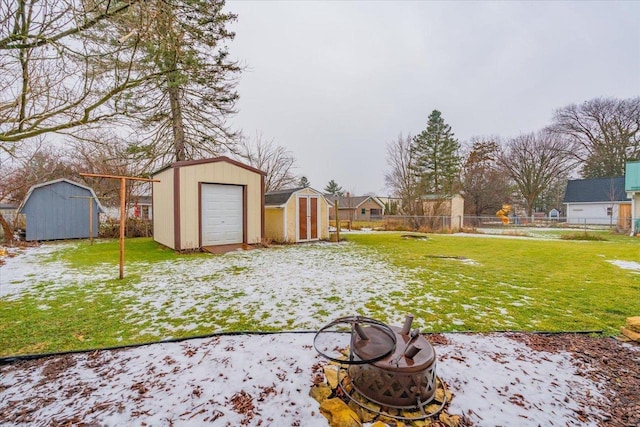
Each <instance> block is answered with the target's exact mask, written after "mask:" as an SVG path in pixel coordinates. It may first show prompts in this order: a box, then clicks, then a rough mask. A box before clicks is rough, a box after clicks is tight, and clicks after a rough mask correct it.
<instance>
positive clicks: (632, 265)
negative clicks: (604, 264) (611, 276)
mask: <svg viewBox="0 0 640 427" xmlns="http://www.w3.org/2000/svg"><path fill="white" fill-rule="evenodd" d="M609 262H610V263H611V264H613V265H615V266H617V267H620V268H622V269H624V270H634V271H640V262H635V261H621V260H609Z"/></svg>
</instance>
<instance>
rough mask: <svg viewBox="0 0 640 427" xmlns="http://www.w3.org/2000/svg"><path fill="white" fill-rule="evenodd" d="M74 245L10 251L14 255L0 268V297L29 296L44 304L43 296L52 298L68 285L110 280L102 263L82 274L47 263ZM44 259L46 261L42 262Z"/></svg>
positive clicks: (8, 298)
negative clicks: (41, 300) (37, 298)
mask: <svg viewBox="0 0 640 427" xmlns="http://www.w3.org/2000/svg"><path fill="white" fill-rule="evenodd" d="M75 245H78V243H59V244H50V245H41V246H38V247H29V248H26V249H24V250H18V251H16V252H13V255H14V256H13V257H8V258H5V262H6V264H4V265H2V266H0V298H5V299H6V300H7V301H11V300H16V299H18V298H20V297H21V296H22V295H23V294H27V293H30V294H33V295H38V296H39V297H41V299H43V301H45V300H46V295H49V296H53V295H55V293H56V292H57V291H59V290H61V289H63V288H65V287H67V286H69V284H72V283H73V284H75V285H82V284H83V283H89V282H94V281H96V280H108V279H111V278H113V267H112V266H109V265H106V264H105V265H100V266H94V267H93V268H91V269H88V270H84V271H82V270H78V269H70V268H69V267H67V266H66V265H65V264H64V263H62V262H60V261H51V260H50V258H51V257H52V256H54V255H55V254H56V252H59V251H64V250H66V249H69V248H72V247H74V246H75ZM45 259H46V260H47V262H43V260H45ZM43 285H44V287H45V288H43Z"/></svg>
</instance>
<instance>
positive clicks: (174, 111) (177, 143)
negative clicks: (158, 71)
mask: <svg viewBox="0 0 640 427" xmlns="http://www.w3.org/2000/svg"><path fill="white" fill-rule="evenodd" d="M169 100H170V103H171V125H172V128H173V147H174V149H175V153H176V161H178V162H180V161H182V160H186V159H187V155H186V151H185V141H184V122H183V121H182V105H181V104H180V87H178V86H174V85H172V84H170V85H169Z"/></svg>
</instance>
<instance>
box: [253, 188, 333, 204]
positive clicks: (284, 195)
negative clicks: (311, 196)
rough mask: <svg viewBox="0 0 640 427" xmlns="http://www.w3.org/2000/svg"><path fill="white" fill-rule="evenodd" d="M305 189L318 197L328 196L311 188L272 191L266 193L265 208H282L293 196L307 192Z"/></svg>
mask: <svg viewBox="0 0 640 427" xmlns="http://www.w3.org/2000/svg"><path fill="white" fill-rule="evenodd" d="M305 189H306V190H311V191H313V192H314V193H316V194H317V195H318V196H320V197H324V198H326V196H325V195H323V194H322V193H321V192H319V191H318V190H314V189H313V188H311V187H296V188H287V189H283V190H278V191H270V192H268V193H265V194H264V205H265V206H282V205H284V204H285V203H287V201H288V200H289V199H290V198H291V196H292V195H294V194H295V193H297V192H298V191H301V190H305Z"/></svg>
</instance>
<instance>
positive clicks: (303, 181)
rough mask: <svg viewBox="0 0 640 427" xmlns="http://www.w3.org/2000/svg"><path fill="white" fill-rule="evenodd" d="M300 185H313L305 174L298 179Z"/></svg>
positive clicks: (305, 186)
mask: <svg viewBox="0 0 640 427" xmlns="http://www.w3.org/2000/svg"><path fill="white" fill-rule="evenodd" d="M298 185H300V187H304V188H307V187H310V186H311V183H310V182H309V180H308V179H307V177H306V176H303V177H302V178H300V181H298Z"/></svg>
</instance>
